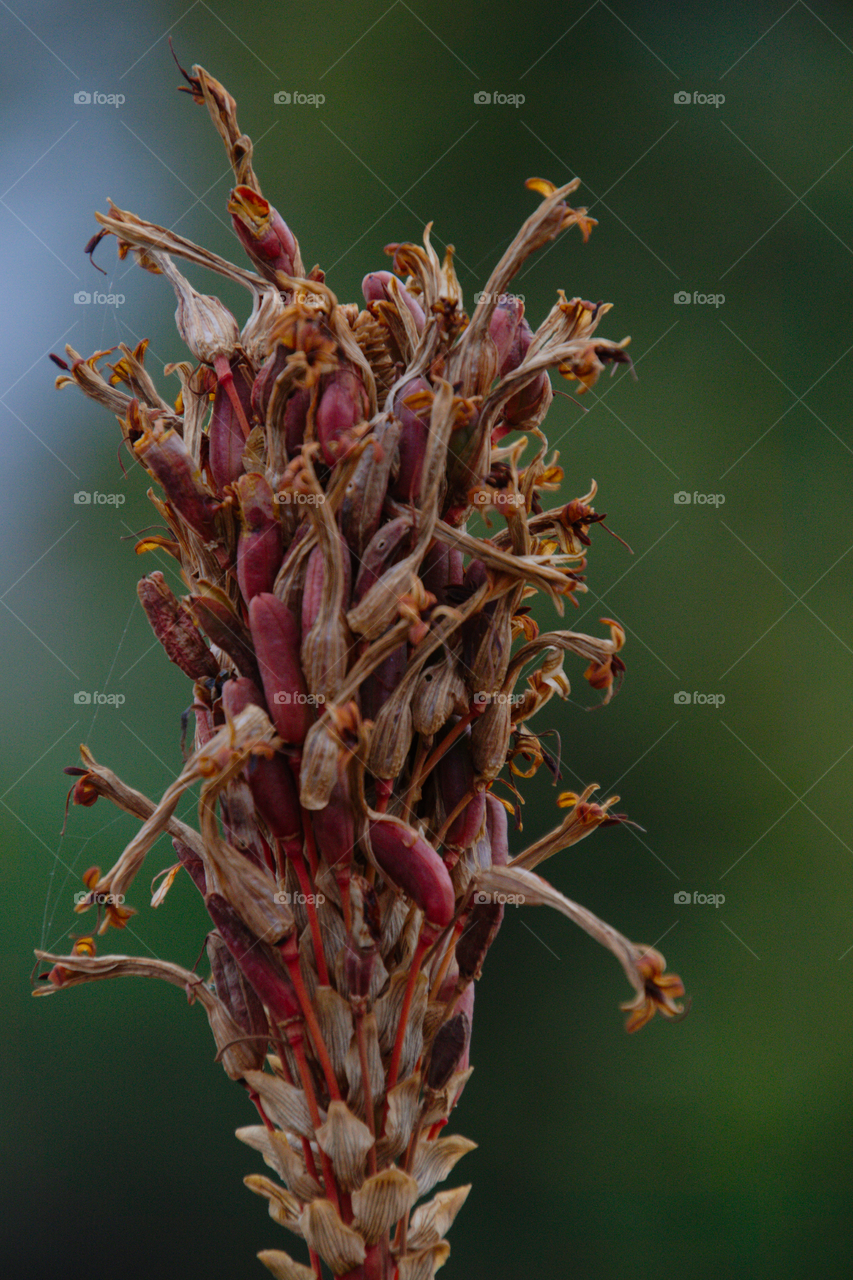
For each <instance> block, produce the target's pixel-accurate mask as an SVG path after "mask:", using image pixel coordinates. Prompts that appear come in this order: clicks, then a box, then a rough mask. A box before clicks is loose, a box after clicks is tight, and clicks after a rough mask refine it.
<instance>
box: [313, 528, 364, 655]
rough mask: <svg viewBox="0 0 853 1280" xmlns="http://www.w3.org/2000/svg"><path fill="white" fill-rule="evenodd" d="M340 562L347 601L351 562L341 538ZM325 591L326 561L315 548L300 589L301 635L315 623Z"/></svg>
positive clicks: (320, 548)
mask: <svg viewBox="0 0 853 1280" xmlns="http://www.w3.org/2000/svg"><path fill="white" fill-rule="evenodd" d="M341 562H342V564H343V570H344V601H345V602H347V601H349V598H350V592H351V591H352V562H351V558H350V552H349V547H348V546H347V544H346V542H345V540H344V539H343V538H341ZM325 590H326V559H325V556H324V555H323V548H322V547H315V548H314V550H313V551H312V552H311V554H310V555H309V557H308V568H307V569H306V571H305V585H304V587H303V589H302V634H303V635H304V636H307V635H308V632H309V631H310V630H311V628H312V627H313V625H314V623H315V622H316V621H317V615H318V613H319V612H320V608H321V606H322V604H323V600H324V595H325Z"/></svg>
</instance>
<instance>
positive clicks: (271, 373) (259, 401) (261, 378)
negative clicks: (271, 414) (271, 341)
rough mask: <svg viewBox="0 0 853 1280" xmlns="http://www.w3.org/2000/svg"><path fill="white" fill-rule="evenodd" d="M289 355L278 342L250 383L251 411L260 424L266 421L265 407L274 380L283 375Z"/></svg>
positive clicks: (268, 400) (285, 348)
mask: <svg viewBox="0 0 853 1280" xmlns="http://www.w3.org/2000/svg"><path fill="white" fill-rule="evenodd" d="M291 354H292V353H291V352H290V351H288V349H287V347H285V346H283V345H282V344H281V343H280V342H279V343H276V346H275V348H274V350H273V351H271V352H270V354H269V355H268V356H267V358H266V360H265V361H264V363H263V364H262V365H261V367H260V369H259V370H258V373H257V376H256V378H255V381H254V382H253V383H252V410H253V412H254V413H255V414H256V415H257V417H258V418H259V419H260V421H261V422H264V421H265V419H266V416H267V405H268V404H269V402H270V396H271V395H272V389H273V387H274V386H275V380H276V378H277V377H278V376H279V374H281V373H284V370H285V368H286V366H287V361H288V359H289V358H290V356H291Z"/></svg>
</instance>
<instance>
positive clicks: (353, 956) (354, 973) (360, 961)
mask: <svg viewBox="0 0 853 1280" xmlns="http://www.w3.org/2000/svg"><path fill="white" fill-rule="evenodd" d="M375 968H376V950H375V948H374V949H373V950H371V951H362V950H361V948H360V947H358V946H357V945H356V942H355V939H354V938H353V937H352V935H351V934H350V935H348V937H347V940H346V943H345V946H344V979H345V981H346V985H347V989H348V990H349V996H350V1000H366V999H367V997H368V995H369V994H370V982H371V979H372V978H373V971H374V969H375Z"/></svg>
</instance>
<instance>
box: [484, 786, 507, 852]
mask: <svg viewBox="0 0 853 1280" xmlns="http://www.w3.org/2000/svg"><path fill="white" fill-rule="evenodd" d="M507 828H508V821H507V811H506V809H505V808H504V806H503V805H502V804H501V802H500V800H499V799H498V798H497V796H496V795H494V794H493V793H492V792H491V791H487V792H486V832H487V834H488V837H489V847H490V848H491V851H492V866H493V867H505V866H506V865H507V863H508V862H509V836H508V833H507Z"/></svg>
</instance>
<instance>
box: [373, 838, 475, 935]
mask: <svg viewBox="0 0 853 1280" xmlns="http://www.w3.org/2000/svg"><path fill="white" fill-rule="evenodd" d="M369 837H370V846H371V848H372V850H373V856H374V857H375V859H376V862H377V864H378V866H379V869H380V870H381V872H382V874H383V875H384V876H385V877H386V879H388V880H390V882H391V883H392V884H393V885H396V887H397V888H398V889H400V890H402V892H403V893H405V894H406V896H407V897H409V898H411V899H412V901H413V902H414V903H415V905H416V906H418V907H420V909H421V911H423V913H424V915H425V916H426V918H427V920H428V921H429V923H430V924H432V925H435V926H436V927H437V928H439V929H443V928H444V926H445V925H447V924H449V923H450V921H451V920H452V919H453V912H454V909H455V899H454V893H453V885H452V883H451V880H450V876H449V875H448V872H447V867H446V866H445V865H444V863H443V862H442V860H441V858H440V857H439V856H438V854H437V853H436V851H435V849H433V847H432V845H429V844H427V842H426V840H424V839H423V837H422V836H419V835H418V833H417V832H416V831H414V830H413V829H412V828H411V827H409V826H407V825H406V823H405V822H401V821H400V819H399V818H391V817H381V818H377V819H376V821H375V822H371V824H370V830H369Z"/></svg>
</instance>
